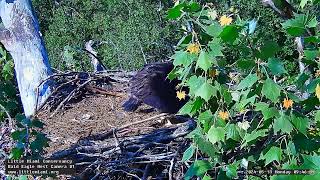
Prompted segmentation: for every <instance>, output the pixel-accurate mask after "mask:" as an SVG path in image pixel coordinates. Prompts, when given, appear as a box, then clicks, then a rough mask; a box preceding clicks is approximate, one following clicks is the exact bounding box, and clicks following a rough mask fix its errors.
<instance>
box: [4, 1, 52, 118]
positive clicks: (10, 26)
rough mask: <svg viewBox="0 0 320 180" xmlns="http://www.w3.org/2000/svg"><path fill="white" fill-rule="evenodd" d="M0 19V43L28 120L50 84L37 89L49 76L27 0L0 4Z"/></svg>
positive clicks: (39, 37)
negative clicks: (10, 60)
mask: <svg viewBox="0 0 320 180" xmlns="http://www.w3.org/2000/svg"><path fill="white" fill-rule="evenodd" d="M0 18H1V20H2V23H3V26H1V28H0V41H1V43H2V44H3V45H4V47H5V48H6V50H7V51H9V53H10V54H11V56H12V58H13V60H14V65H15V72H16V78H17V83H18V87H19V91H20V96H21V101H22V105H23V108H24V112H25V115H26V116H27V117H30V116H32V115H33V114H34V113H35V111H36V107H39V106H40V105H41V104H42V103H43V102H44V101H45V100H46V99H47V98H48V95H49V94H50V91H51V86H52V82H50V81H47V82H44V83H43V84H42V85H41V86H39V85H40V82H42V81H43V80H44V79H46V78H48V76H49V75H50V74H52V71H51V68H50V65H49V60H48V55H47V52H46V49H45V46H44V43H43V40H42V37H41V33H40V29H39V23H38V20H37V18H36V16H35V14H34V13H33V8H32V5H31V0H0ZM38 87H39V88H38ZM37 90H38V92H39V97H37Z"/></svg>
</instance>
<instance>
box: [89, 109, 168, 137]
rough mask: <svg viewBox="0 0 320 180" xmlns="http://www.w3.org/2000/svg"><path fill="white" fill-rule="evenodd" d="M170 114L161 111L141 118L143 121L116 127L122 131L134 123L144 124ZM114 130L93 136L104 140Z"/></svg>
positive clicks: (134, 123)
mask: <svg viewBox="0 0 320 180" xmlns="http://www.w3.org/2000/svg"><path fill="white" fill-rule="evenodd" d="M168 115H169V114H168V113H161V114H158V115H156V116H153V117H150V118H147V119H144V120H141V121H136V122H133V123H129V124H126V125H123V126H121V127H119V128H116V130H117V131H121V130H123V129H125V128H128V127H131V126H134V125H137V124H142V123H145V122H148V121H151V120H153V119H157V118H160V117H166V116H168ZM112 132H113V130H108V131H107V132H105V133H102V134H98V135H94V136H92V137H91V138H92V139H95V140H102V139H105V138H106V137H108V136H110V135H111V134H112Z"/></svg>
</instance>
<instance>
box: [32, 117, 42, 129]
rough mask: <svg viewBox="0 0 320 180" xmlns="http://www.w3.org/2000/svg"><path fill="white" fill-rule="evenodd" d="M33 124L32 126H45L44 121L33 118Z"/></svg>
mask: <svg viewBox="0 0 320 180" xmlns="http://www.w3.org/2000/svg"><path fill="white" fill-rule="evenodd" d="M31 126H32V127H37V128H43V126H44V123H43V122H41V121H40V120H39V119H34V120H32V122H31Z"/></svg>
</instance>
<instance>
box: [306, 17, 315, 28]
mask: <svg viewBox="0 0 320 180" xmlns="http://www.w3.org/2000/svg"><path fill="white" fill-rule="evenodd" d="M317 25H318V21H317V17H316V16H314V17H313V18H311V19H309V21H308V23H307V25H306V26H307V27H308V28H315V27H317Z"/></svg>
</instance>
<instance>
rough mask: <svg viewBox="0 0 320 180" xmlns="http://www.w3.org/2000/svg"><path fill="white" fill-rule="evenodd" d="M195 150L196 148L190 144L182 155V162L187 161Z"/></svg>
mask: <svg viewBox="0 0 320 180" xmlns="http://www.w3.org/2000/svg"><path fill="white" fill-rule="evenodd" d="M195 149H196V148H195V147H194V146H193V145H192V144H191V145H190V146H189V147H188V149H186V151H185V152H184V153H183V157H182V162H185V161H189V160H190V159H191V158H192V156H193V154H194V151H195Z"/></svg>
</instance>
